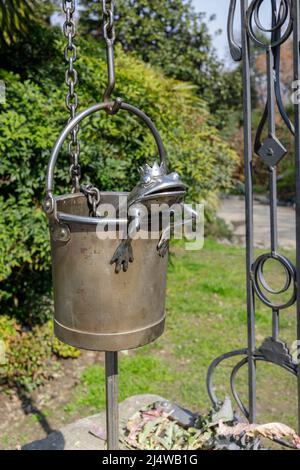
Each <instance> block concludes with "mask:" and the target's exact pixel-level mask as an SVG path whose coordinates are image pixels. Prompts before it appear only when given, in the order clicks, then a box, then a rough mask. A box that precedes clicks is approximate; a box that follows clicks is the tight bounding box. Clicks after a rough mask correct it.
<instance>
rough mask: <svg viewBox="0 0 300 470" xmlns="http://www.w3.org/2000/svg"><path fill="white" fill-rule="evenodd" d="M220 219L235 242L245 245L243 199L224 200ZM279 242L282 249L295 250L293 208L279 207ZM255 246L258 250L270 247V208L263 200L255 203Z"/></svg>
mask: <svg viewBox="0 0 300 470" xmlns="http://www.w3.org/2000/svg"><path fill="white" fill-rule="evenodd" d="M218 217H220V218H221V219H223V220H225V222H226V223H227V224H228V226H229V227H230V228H231V230H232V231H233V234H234V236H235V240H236V242H237V243H238V244H240V245H245V202H244V198H243V197H239V196H230V197H228V198H226V199H222V200H221V203H220V207H219V210H218ZM278 241H279V245H280V246H281V247H282V248H286V249H295V246H296V243H295V211H294V209H293V208H291V207H285V206H279V207H278ZM254 244H255V247H257V248H269V246H270V208H269V206H268V205H267V204H264V203H262V202H261V200H255V201H254Z"/></svg>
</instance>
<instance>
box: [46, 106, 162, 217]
mask: <svg viewBox="0 0 300 470" xmlns="http://www.w3.org/2000/svg"><path fill="white" fill-rule="evenodd" d="M114 105H115V103H114V102H112V103H111V102H103V103H98V104H96V105H93V106H91V107H90V108H87V109H85V110H84V111H82V112H81V113H79V114H77V115H76V116H75V117H74V118H73V119H72V120H71V121H70V122H69V123H68V125H67V126H66V127H65V128H64V130H63V131H62V132H61V134H60V136H59V137H58V139H57V141H56V143H55V145H54V147H53V150H52V154H51V157H50V160H49V163H48V168H47V176H46V198H45V203H44V209H45V212H46V213H47V215H48V216H49V217H51V216H52V217H53V216H54V217H55V218H56V214H53V213H54V212H55V209H56V207H55V202H54V198H53V190H54V170H55V166H56V162H57V158H58V155H59V152H60V150H61V148H62V145H63V143H64V141H65V140H66V138H67V136H68V135H69V134H70V132H71V131H72V130H73V129H74V127H76V126H77V125H78V124H79V123H80V122H81V121H82V120H83V119H85V118H86V117H88V116H90V115H91V114H94V113H96V112H97V111H101V110H107V109H112V107H113V106H114ZM118 109H123V110H124V111H129V112H130V113H132V114H134V115H135V116H137V117H139V118H140V119H141V120H142V121H143V122H144V123H145V124H146V125H147V127H148V128H149V130H150V131H151V133H152V135H153V137H154V140H155V142H156V145H157V150H158V154H159V157H160V162H161V164H163V165H164V166H165V168H166V170H167V159H166V151H165V148H164V144H163V142H162V139H161V136H160V134H159V132H158V130H157V129H156V127H155V125H154V124H153V122H152V121H151V119H150V118H149V117H148V116H147V115H146V114H145V113H144V112H143V111H141V110H140V109H138V108H136V107H135V106H132V105H130V104H128V103H123V102H119V103H118Z"/></svg>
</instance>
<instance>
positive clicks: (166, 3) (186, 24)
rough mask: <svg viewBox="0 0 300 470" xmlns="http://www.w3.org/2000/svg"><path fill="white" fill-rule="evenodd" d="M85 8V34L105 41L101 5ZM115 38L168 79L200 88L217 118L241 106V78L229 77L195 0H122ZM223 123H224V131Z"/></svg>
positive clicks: (90, 1) (88, 1)
mask: <svg viewBox="0 0 300 470" xmlns="http://www.w3.org/2000/svg"><path fill="white" fill-rule="evenodd" d="M81 6H82V9H83V11H82V13H81V18H80V28H81V30H82V32H83V33H85V34H92V35H94V36H96V37H101V35H102V31H101V26H102V25H101V16H102V11H101V2H99V1H98V0H82V1H81ZM116 34H117V39H118V41H119V42H120V43H121V44H122V46H123V49H124V50H125V52H134V53H136V54H137V55H138V56H139V57H140V58H141V59H142V60H143V61H144V62H149V63H151V64H152V65H154V66H158V67H160V68H161V69H163V71H164V73H165V74H166V75H167V76H169V77H173V78H176V79H179V80H184V81H188V82H191V83H193V84H195V85H196V87H197V93H198V95H200V96H201V97H203V98H204V99H206V101H208V103H209V106H210V110H211V111H212V112H213V113H216V111H217V110H220V108H221V109H222V110H223V108H224V105H226V106H225V114H226V108H227V109H228V108H231V107H233V106H236V103H237V102H240V95H241V85H240V80H239V76H238V75H237V74H236V73H235V74H233V75H232V76H231V75H230V74H225V75H226V76H224V74H223V66H222V64H221V63H220V61H219V60H218V59H217V57H216V54H215V51H214V49H213V46H212V38H211V36H210V34H209V32H208V28H207V25H206V22H205V14H203V13H197V12H196V11H195V10H194V8H193V6H192V2H191V0H118V2H117V7H116ZM228 75H229V76H228ZM233 80H234V83H233ZM228 94H229V95H230V96H229V99H228V100H227V103H226V102H224V96H227V95H228ZM231 103H234V104H233V105H232V104H231ZM218 115H219V116H221V112H219V113H218ZM223 121H224V119H221V121H219V124H220V127H222V122H223Z"/></svg>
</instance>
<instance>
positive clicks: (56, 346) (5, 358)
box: [0, 315, 80, 390]
mask: <svg viewBox="0 0 300 470" xmlns="http://www.w3.org/2000/svg"><path fill="white" fill-rule="evenodd" d="M0 341H1V353H2V354H1V356H0V359H1V360H0V384H1V383H2V384H3V383H5V384H8V385H10V386H16V387H18V388H21V389H24V390H31V389H32V388H35V387H37V386H38V385H40V384H42V383H43V382H44V381H45V380H47V379H49V378H51V377H52V375H53V373H54V371H55V370H56V369H57V367H58V365H59V364H58V363H57V358H64V359H66V358H76V357H78V356H79V355H80V351H79V350H78V349H75V348H73V347H71V346H68V345H66V344H63V343H61V342H60V341H59V340H58V339H57V338H53V324H52V321H51V320H50V321H48V322H47V323H45V324H44V325H36V326H34V327H33V328H32V329H28V328H24V327H23V326H22V325H21V324H20V323H18V322H17V321H16V320H14V319H11V318H9V317H7V316H6V315H1V316H0ZM3 353H4V354H3Z"/></svg>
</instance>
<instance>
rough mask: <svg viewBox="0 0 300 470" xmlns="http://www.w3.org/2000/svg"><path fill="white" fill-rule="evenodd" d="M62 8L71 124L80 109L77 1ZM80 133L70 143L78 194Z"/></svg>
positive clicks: (74, 133)
mask: <svg viewBox="0 0 300 470" xmlns="http://www.w3.org/2000/svg"><path fill="white" fill-rule="evenodd" d="M62 8H63V11H64V13H65V22H64V25H63V31H64V35H65V37H66V38H67V40H68V43H67V45H66V47H65V50H64V54H65V59H66V61H67V63H68V69H67V71H66V75H65V81H66V84H67V86H68V88H69V89H68V93H67V96H66V105H67V109H68V110H69V112H70V118H69V122H70V121H71V120H72V119H73V118H74V116H75V114H76V110H77V107H78V95H77V93H76V91H75V89H76V85H77V82H78V74H77V71H76V70H75V68H74V62H75V61H76V59H77V49H76V45H75V44H74V38H75V36H76V25H75V20H74V13H75V0H62ZM78 131H79V127H78V126H76V127H75V128H74V130H73V131H72V132H71V140H70V143H69V155H70V161H71V166H70V176H71V180H72V191H73V192H78V191H79V190H80V177H81V168H80V165H79V156H80V144H79V142H78Z"/></svg>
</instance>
